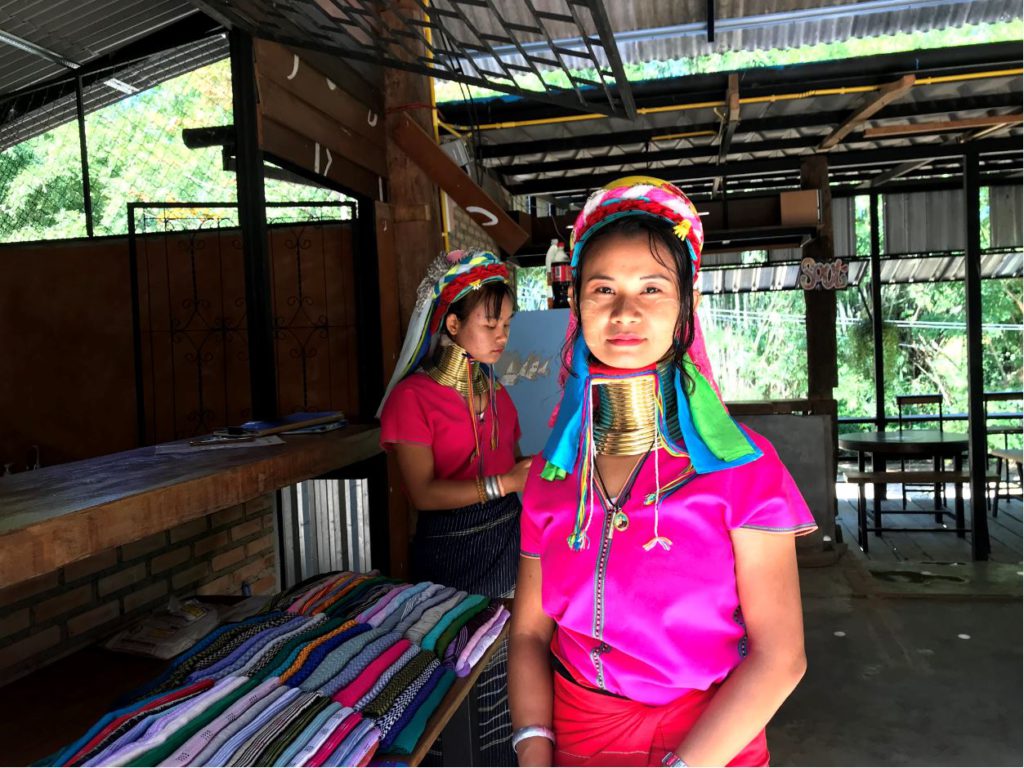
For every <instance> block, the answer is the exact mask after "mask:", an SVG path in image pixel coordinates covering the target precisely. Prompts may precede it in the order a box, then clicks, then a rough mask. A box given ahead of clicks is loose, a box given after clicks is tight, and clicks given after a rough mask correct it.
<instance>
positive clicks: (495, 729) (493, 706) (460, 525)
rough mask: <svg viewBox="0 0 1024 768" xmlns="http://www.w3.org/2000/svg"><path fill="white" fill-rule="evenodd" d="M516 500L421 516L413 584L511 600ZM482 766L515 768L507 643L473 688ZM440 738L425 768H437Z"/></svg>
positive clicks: (516, 534) (509, 498)
mask: <svg viewBox="0 0 1024 768" xmlns="http://www.w3.org/2000/svg"><path fill="white" fill-rule="evenodd" d="M521 510H522V507H521V506H520V503H519V497H518V496H517V495H515V494H509V495H508V496H505V497H504V498H501V499H498V500H496V501H489V502H487V503H486V504H473V505H472V506H468V507H461V508H460V509H453V510H445V511H432V512H421V513H420V516H419V521H418V522H417V524H416V536H415V537H414V539H413V545H412V558H411V567H412V577H413V580H414V581H433V582H435V583H437V584H444V585H445V586H448V587H455V588H456V589H464V590H466V591H467V592H470V593H475V594H481V595H487V596H488V597H511V596H512V595H513V594H514V592H515V585H516V570H517V568H518V566H519V514H520V511H521ZM476 691H477V702H478V704H479V709H478V713H477V714H478V724H479V733H480V745H479V748H480V755H481V761H482V762H481V765H484V766H506V765H516V759H515V754H514V753H513V752H512V745H511V740H512V719H511V717H510V715H509V710H508V640H507V639H506V640H503V641H502V644H501V647H500V648H498V650H497V651H496V652H495V654H494V656H492V657H491V661H490V663H489V664H488V665H487V668H486V669H485V670H484V671H483V673H482V674H481V675H480V679H479V680H478V681H477V685H476ZM439 745H440V739H439V740H438V742H437V743H435V745H434V748H433V749H432V750H431V752H430V754H429V755H428V758H427V760H426V761H424V765H429V764H432V765H440V764H441V762H440V757H441V753H440V750H439Z"/></svg>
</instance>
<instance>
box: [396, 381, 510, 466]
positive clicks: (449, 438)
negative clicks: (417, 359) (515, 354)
mask: <svg viewBox="0 0 1024 768" xmlns="http://www.w3.org/2000/svg"><path fill="white" fill-rule="evenodd" d="M497 402H498V447H497V450H492V449H491V419H492V418H493V416H492V414H491V409H490V408H489V407H488V408H486V409H485V411H484V417H483V420H482V421H480V422H479V425H478V434H479V436H480V451H481V454H482V455H483V474H484V475H501V474H504V473H505V472H508V471H509V470H510V469H512V467H513V465H514V464H515V453H516V443H517V442H519V437H520V435H521V434H522V432H521V431H520V429H519V414H518V413H517V412H516V407H515V406H514V405H513V404H512V398H511V397H509V394H508V392H506V391H505V388H504V387H499V388H498V395H497ZM380 442H381V446H382V447H383V448H384V450H388V449H389V448H390V447H391V444H392V443H419V444H421V445H428V446H430V448H431V449H432V450H433V453H434V477H435V478H436V479H438V480H472V479H473V478H475V477H477V476H478V475H480V474H481V471H480V465H479V461H478V459H474V458H473V451H474V448H475V444H474V440H473V428H472V426H471V422H470V413H469V406H468V405H466V401H465V400H464V399H463V398H462V396H461V395H460V394H459V393H458V392H456V391H455V390H454V389H452V388H451V387H445V386H442V385H440V384H438V383H437V382H436V381H434V380H433V379H432V378H430V377H429V376H427V374H425V373H414V374H412V375H411V376H408V377H406V378H405V379H404V380H402V381H401V382H399V383H398V385H397V386H396V387H395V388H394V389H393V390H392V391H391V395H390V397H388V401H387V402H386V403H385V404H384V410H383V412H382V413H381V415H380Z"/></svg>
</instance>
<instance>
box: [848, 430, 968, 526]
mask: <svg viewBox="0 0 1024 768" xmlns="http://www.w3.org/2000/svg"><path fill="white" fill-rule="evenodd" d="M839 447H840V448H842V449H843V450H847V451H854V452H855V453H856V454H857V469H858V471H860V472H863V471H864V469H865V464H866V458H867V457H868V456H870V457H871V471H872V472H884V471H885V464H886V461H887V460H888V459H890V458H896V459H931V460H932V461H933V463H934V466H935V469H936V470H938V469H939V468H940V465H941V463H942V461H943V460H945V459H953V468H954V471H956V472H960V471H962V470H963V460H964V454H965V453H966V452H967V447H968V438H967V435H966V434H964V433H962V432H946V431H943V430H938V429H903V430H885V431H882V432H847V433H845V434H841V435H839ZM884 495H885V483H876V484H875V493H874V511H875V515H876V518H877V515H878V514H879V513H880V512H881V508H882V498H883V497H884ZM941 506H942V498H941V492H940V490H939V488H938V487H936V489H935V508H936V509H939V508H940V507H941Z"/></svg>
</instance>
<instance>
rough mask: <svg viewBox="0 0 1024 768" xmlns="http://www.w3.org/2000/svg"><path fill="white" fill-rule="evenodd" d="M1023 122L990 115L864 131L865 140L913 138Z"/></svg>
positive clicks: (1022, 117)
mask: <svg viewBox="0 0 1024 768" xmlns="http://www.w3.org/2000/svg"><path fill="white" fill-rule="evenodd" d="M1021 122H1024V114H1015V115H992V116H990V117H967V118H964V119H962V120H941V121H938V122H933V123H910V124H908V125H882V126H878V127H876V128H868V129H866V130H865V131H864V138H865V139H877V138H882V137H893V136H915V135H920V134H924V133H946V132H948V131H962V130H965V129H971V128H989V127H995V126H1008V125H1015V124H1017V123H1021Z"/></svg>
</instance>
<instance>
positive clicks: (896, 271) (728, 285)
mask: <svg viewBox="0 0 1024 768" xmlns="http://www.w3.org/2000/svg"><path fill="white" fill-rule="evenodd" d="M772 253H773V254H774V253H775V252H774V251H773V252H772ZM714 255H715V256H717V257H725V256H732V257H734V258H735V257H736V256H737V254H714ZM847 266H848V269H849V272H848V281H849V285H851V286H856V285H858V284H860V283H861V282H862V281H863V280H867V279H870V277H871V263H870V262H869V261H867V260H865V259H861V260H857V261H850V262H848V265H847ZM1022 274H1024V254H1022V253H1021V252H1020V251H1018V252H1015V253H986V254H982V257H981V276H982V278H1020V277H1021V275H1022ZM799 279H800V267H799V266H798V265H797V264H775V265H773V264H766V265H759V266H746V267H726V268H721V267H719V268H714V267H712V268H710V269H702V270H701V273H700V275H698V277H697V288H698V289H699V290H700V292H701V293H712V294H713V293H748V292H751V291H784V290H792V289H795V288H798V286H799ZM963 279H964V257H963V256H934V257H926V258H910V259H883V260H882V283H883V284H885V285H891V284H896V283H932V282H949V281H959V280H963Z"/></svg>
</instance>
